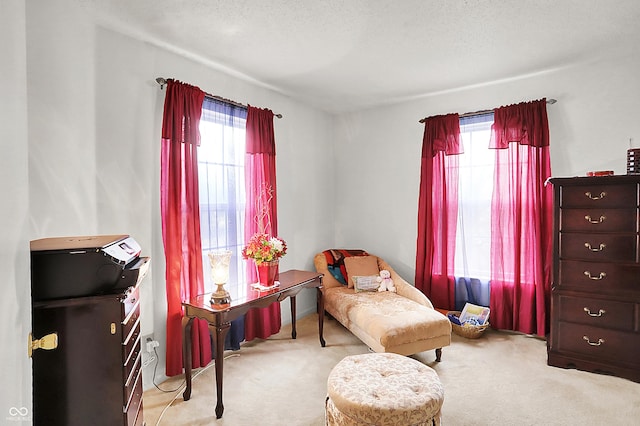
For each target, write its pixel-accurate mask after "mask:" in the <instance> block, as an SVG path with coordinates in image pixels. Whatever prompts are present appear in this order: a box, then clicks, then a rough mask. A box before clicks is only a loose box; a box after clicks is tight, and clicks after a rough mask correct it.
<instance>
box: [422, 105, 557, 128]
mask: <svg viewBox="0 0 640 426" xmlns="http://www.w3.org/2000/svg"><path fill="white" fill-rule="evenodd" d="M556 102H558V101H556V100H555V99H547V103H548V104H549V105H553V104H555V103H556ZM492 112H493V110H492V109H483V110H482V111H474V112H465V113H464V114H460V115H459V117H460V118H464V117H475V116H476V115H484V114H491V113H492ZM427 118H429V117H425V118H421V119H420V120H418V123H424V122H425V121H426V120H427Z"/></svg>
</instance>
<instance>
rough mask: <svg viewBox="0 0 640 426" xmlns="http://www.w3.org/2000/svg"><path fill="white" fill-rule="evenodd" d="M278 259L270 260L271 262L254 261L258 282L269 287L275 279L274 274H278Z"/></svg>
mask: <svg viewBox="0 0 640 426" xmlns="http://www.w3.org/2000/svg"><path fill="white" fill-rule="evenodd" d="M278 264H279V261H278V260H272V261H271V262H262V263H260V264H257V263H256V267H257V268H258V282H259V283H260V284H261V285H263V286H265V287H271V286H273V285H274V283H275V281H276V275H277V274H278Z"/></svg>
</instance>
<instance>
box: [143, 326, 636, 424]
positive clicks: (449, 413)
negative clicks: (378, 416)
mask: <svg viewBox="0 0 640 426" xmlns="http://www.w3.org/2000/svg"><path fill="white" fill-rule="evenodd" d="M324 324H325V325H324V337H325V340H326V342H327V345H326V347H324V348H322V347H321V346H320V343H319V340H318V328H317V316H315V315H309V316H307V317H305V318H302V319H301V320H299V321H298V322H297V332H298V333H297V334H298V338H297V339H296V340H292V339H291V327H290V325H285V326H283V328H282V331H281V332H280V333H278V334H277V335H274V336H272V337H271V338H269V339H266V340H260V339H256V340H254V341H252V342H247V343H244V344H243V345H242V347H241V349H240V350H239V351H236V352H232V351H228V352H225V361H224V394H223V396H224V399H223V400H224V406H225V411H224V415H223V417H222V418H221V419H216V418H215V413H214V409H215V405H216V396H215V371H214V368H213V363H211V364H210V365H209V366H208V367H206V368H203V369H199V370H194V379H193V391H192V394H191V399H190V400H189V401H186V402H185V401H183V399H182V386H183V382H184V378H183V377H182V376H176V377H173V378H171V379H169V380H166V381H165V382H163V383H158V387H159V388H161V389H164V390H165V391H169V390H175V389H178V390H177V391H173V392H163V391H160V390H158V389H157V388H152V389H149V390H147V391H145V392H144V397H143V398H144V399H143V403H144V418H145V422H146V425H147V426H153V425H167V426H169V425H170V426H180V425H190V426H191V425H238V426H245V425H246V426H254V425H265V426H270V425H274V426H276V425H277V426H280V425H287V426H297V425H300V426H321V425H324V401H325V397H326V383H327V377H328V376H329V373H330V371H331V369H332V368H333V367H334V366H335V365H336V364H337V363H338V362H339V361H340V360H341V359H342V358H344V357H345V356H348V355H354V354H361V353H367V352H369V350H368V348H367V347H366V346H365V345H364V344H362V342H360V340H358V339H357V338H356V337H355V336H353V335H352V334H351V333H350V332H349V331H347V330H346V329H345V328H344V327H342V325H340V324H339V323H338V322H337V321H335V320H332V319H327V320H325V323H324ZM412 358H414V359H417V360H419V361H421V362H423V363H424V364H426V365H428V366H430V367H432V368H433V369H435V370H436V372H437V373H438V375H439V377H440V380H441V381H442V384H443V386H444V389H445V401H444V405H443V408H442V424H443V425H446V426H462V425H479V426H482V425H500V426H502V425H518V426H523V425H563V426H564V425H566V426H573V425H616V426H626V425H630V426H631V425H639V424H640V384H639V383H635V382H632V381H629V380H626V379H621V378H617V377H611V376H605V375H600V374H593V373H587V372H582V371H577V370H565V369H561V368H556V367H550V366H547V364H546V359H547V353H546V342H545V341H544V340H542V339H539V338H534V337H528V336H525V335H521V334H516V333H508V332H498V331H494V330H487V331H486V332H485V333H484V335H483V336H482V337H480V338H478V339H466V338H463V337H460V336H457V335H455V334H454V335H452V343H451V345H450V346H448V347H445V348H444V349H443V353H442V362H439V363H437V362H435V351H428V352H422V353H419V354H417V355H414V356H412ZM196 375H197V376H196Z"/></svg>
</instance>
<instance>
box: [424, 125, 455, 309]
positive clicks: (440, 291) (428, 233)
mask: <svg viewBox="0 0 640 426" xmlns="http://www.w3.org/2000/svg"><path fill="white" fill-rule="evenodd" d="M461 149H462V145H461V144H460V119H459V116H458V114H447V115H439V116H434V117H429V118H427V119H425V123H424V135H423V139H422V159H421V170H420V192H419V197H418V236H417V247H416V276H415V285H416V288H418V289H419V290H421V291H422V292H423V293H424V294H426V295H427V296H428V297H429V298H430V299H431V302H432V303H433V304H434V306H436V307H438V308H442V309H450V310H453V309H455V279H454V268H453V265H454V264H453V261H454V257H455V242H456V223H457V217H458V167H457V161H458V157H457V156H456V154H460V153H461V152H462V151H461Z"/></svg>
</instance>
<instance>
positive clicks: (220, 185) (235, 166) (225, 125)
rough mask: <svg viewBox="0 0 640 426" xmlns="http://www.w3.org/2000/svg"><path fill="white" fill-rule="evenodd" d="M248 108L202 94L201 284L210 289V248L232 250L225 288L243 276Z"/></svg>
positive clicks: (230, 286) (243, 278) (199, 158)
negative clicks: (227, 282)
mask: <svg viewBox="0 0 640 426" xmlns="http://www.w3.org/2000/svg"><path fill="white" fill-rule="evenodd" d="M246 117H247V111H246V110H245V109H242V108H239V107H235V106H233V105H229V104H226V103H223V102H219V101H216V100H213V99H209V98H205V100H204V103H203V106H202V118H201V120H200V135H201V141H200V147H199V148H198V174H199V176H198V179H199V189H200V195H199V198H200V229H201V236H202V256H203V260H202V266H203V269H204V271H203V273H204V274H203V276H204V288H205V291H206V292H210V291H212V288H213V284H212V282H211V272H210V269H211V268H210V263H209V257H208V253H209V252H210V251H213V250H218V249H228V250H231V251H232V252H233V254H232V257H231V265H230V268H229V284H228V285H227V287H226V288H227V290H228V291H230V292H232V294H233V290H234V289H233V288H232V287H233V285H234V284H235V283H238V282H245V281H246V280H245V275H246V272H245V267H244V262H243V259H242V247H243V245H244V213H245V186H244V157H245V141H246V138H245V127H246Z"/></svg>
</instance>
